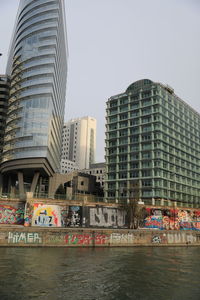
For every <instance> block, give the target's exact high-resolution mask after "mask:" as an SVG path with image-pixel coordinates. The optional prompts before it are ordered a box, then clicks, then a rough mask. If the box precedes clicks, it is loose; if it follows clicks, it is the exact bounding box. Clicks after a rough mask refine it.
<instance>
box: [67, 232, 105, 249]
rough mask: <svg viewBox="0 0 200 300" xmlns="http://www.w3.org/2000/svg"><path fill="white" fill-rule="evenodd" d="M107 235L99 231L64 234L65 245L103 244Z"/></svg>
mask: <svg viewBox="0 0 200 300" xmlns="http://www.w3.org/2000/svg"><path fill="white" fill-rule="evenodd" d="M108 238H109V236H108V235H107V234H101V233H94V234H93V233H80V234H79V233H78V234H73V233H69V234H66V236H65V242H66V244H67V245H82V246H84V245H85V246H86V245H105V244H106V242H107V241H108Z"/></svg>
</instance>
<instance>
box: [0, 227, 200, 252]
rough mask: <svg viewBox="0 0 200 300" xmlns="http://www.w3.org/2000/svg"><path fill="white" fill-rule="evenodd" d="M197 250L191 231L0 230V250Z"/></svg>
mask: <svg viewBox="0 0 200 300" xmlns="http://www.w3.org/2000/svg"><path fill="white" fill-rule="evenodd" d="M188 245H190V246H200V233H199V232H195V231H157V230H128V229H105V230H100V229H95V230H90V229H83V228H82V229H78V228H74V229H72V228H70V229H66V228H59V229H57V228H51V229H50V228H33V227H27V228H26V227H23V226H13V227H9V226H5V227H1V228H0V246H9V247H10V246H15V247H16V246H17V247H24V246H28V247H38V246H42V247H104V246H106V247H112V246H114V247H120V246H188Z"/></svg>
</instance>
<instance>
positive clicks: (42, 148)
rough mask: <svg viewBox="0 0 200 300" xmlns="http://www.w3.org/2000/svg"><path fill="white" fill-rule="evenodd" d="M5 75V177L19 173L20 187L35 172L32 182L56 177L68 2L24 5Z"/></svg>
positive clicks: (34, 0)
mask: <svg viewBox="0 0 200 300" xmlns="http://www.w3.org/2000/svg"><path fill="white" fill-rule="evenodd" d="M7 75H9V76H10V78H11V88H10V97H9V102H8V114H7V121H6V129H5V140H4V147H3V154H2V164H1V172H2V174H3V175H6V176H8V177H9V176H11V177H13V176H14V175H13V174H14V171H16V174H18V181H19V182H21V183H22V182H23V180H25V181H26V180H28V178H29V177H32V175H34V174H36V173H37V176H35V179H34V181H37V179H36V178H38V176H40V175H41V176H43V175H44V176H52V175H53V174H54V173H55V172H57V171H58V170H59V167H60V156H61V142H62V127H63V119H64V110H65V94H66V79H67V36H66V25H65V8H64V0H54V1H51V0H21V1H20V6H19V10H18V14H17V19H16V24H15V29H14V33H13V38H12V43H11V47H10V55H9V61H8V65H7ZM10 174H11V175H10ZM25 178H26V179H25ZM10 182H12V180H10ZM34 188H35V184H33V182H32V191H33V190H34Z"/></svg>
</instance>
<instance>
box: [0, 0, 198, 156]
mask: <svg viewBox="0 0 200 300" xmlns="http://www.w3.org/2000/svg"><path fill="white" fill-rule="evenodd" d="M65 2H66V17H67V20H66V21H67V31H68V47H69V72H68V82H67V102H66V110H65V120H68V119H71V118H76V117H82V116H87V115H89V116H91V117H95V118H96V119H97V157H96V161H97V162H99V161H103V160H104V138H105V136H104V132H105V108H106V101H107V99H108V98H109V97H110V96H112V95H115V94H118V93H122V92H124V91H125V90H126V88H127V87H128V86H129V85H130V84H131V83H133V82H134V81H136V80H139V79H142V78H148V79H151V80H153V81H159V82H162V83H164V84H169V85H170V86H172V87H173V88H174V90H175V93H176V94H177V95H178V96H179V97H181V98H182V99H183V100H185V101H186V102H187V103H188V104H189V105H191V106H192V107H193V108H194V109H196V110H197V111H198V112H200V92H199V91H200V57H199V56H200V0H65ZM18 3H19V0H0V52H2V53H3V56H2V57H1V58H0V73H4V72H5V65H6V60H7V52H8V46H9V43H10V38H11V32H12V29H13V25H14V21H15V15H16V12H17V7H18Z"/></svg>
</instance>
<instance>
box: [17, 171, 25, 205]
mask: <svg viewBox="0 0 200 300" xmlns="http://www.w3.org/2000/svg"><path fill="white" fill-rule="evenodd" d="M17 176H18V182H19V198H20V199H23V200H24V199H25V192H24V176H23V173H22V172H20V171H18V172H17Z"/></svg>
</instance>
